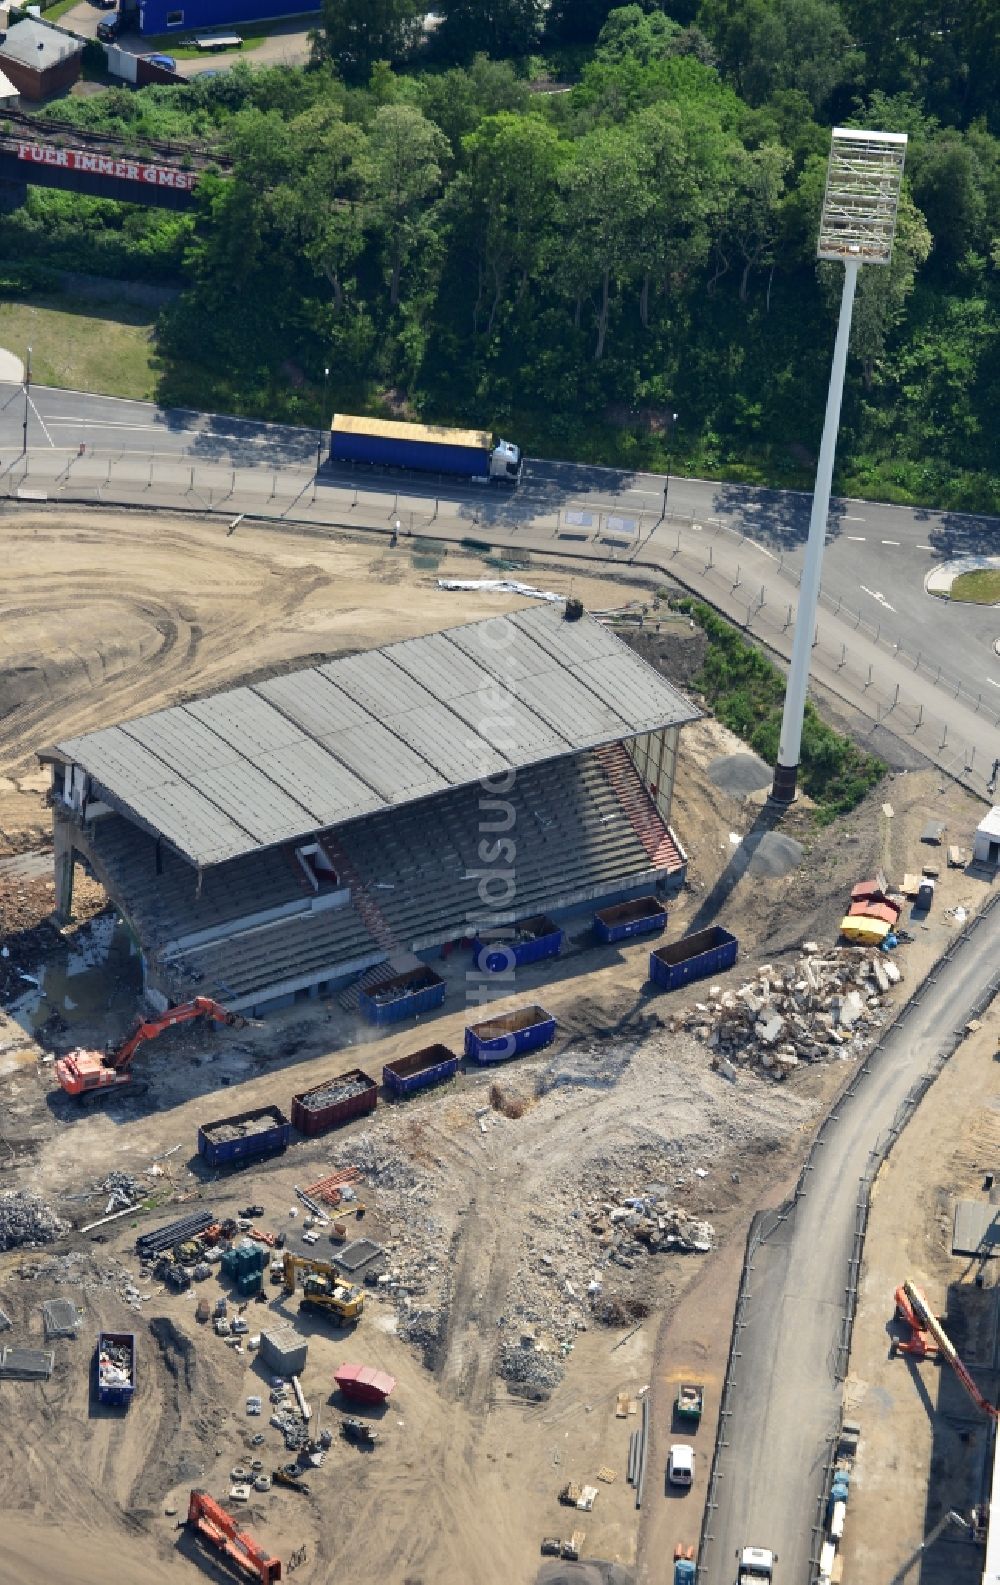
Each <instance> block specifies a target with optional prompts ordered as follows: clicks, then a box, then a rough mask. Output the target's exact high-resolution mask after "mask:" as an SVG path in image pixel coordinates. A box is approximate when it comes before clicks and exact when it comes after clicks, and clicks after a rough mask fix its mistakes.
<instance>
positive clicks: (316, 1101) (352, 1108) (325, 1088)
mask: <svg viewBox="0 0 1000 1585" xmlns="http://www.w3.org/2000/svg"><path fill="white" fill-rule="evenodd" d="M377 1105H378V1085H377V1084H376V1083H375V1080H374V1079H372V1078H369V1076H368V1074H367V1073H364V1072H362V1070H361V1069H360V1068H349V1069H348V1070H347V1072H346V1073H336V1074H334V1075H333V1077H332V1078H329V1079H324V1080H323V1082H322V1083H321V1084H314V1085H313V1087H312V1089H310V1090H303V1091H302V1092H301V1093H300V1094H299V1095H293V1096H292V1123H293V1124H294V1126H295V1127H296V1128H297V1129H298V1131H299V1133H300V1134H308V1135H310V1136H313V1135H315V1134H325V1133H326V1132H327V1130H328V1129H331V1128H338V1127H339V1126H340V1124H341V1123H349V1122H350V1120H351V1118H352V1117H363V1116H364V1115H365V1113H366V1112H374V1110H375V1108H376V1106H377Z"/></svg>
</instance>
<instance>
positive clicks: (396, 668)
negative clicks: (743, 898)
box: [43, 605, 698, 865]
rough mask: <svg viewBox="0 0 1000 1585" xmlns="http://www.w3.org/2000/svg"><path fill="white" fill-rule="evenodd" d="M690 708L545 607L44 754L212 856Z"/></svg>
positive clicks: (692, 714)
mask: <svg viewBox="0 0 1000 1585" xmlns="http://www.w3.org/2000/svg"><path fill="white" fill-rule="evenodd" d="M697 715H698V712H697V710H696V709H695V708H694V707H693V706H692V705H691V703H690V702H689V701H688V700H687V699H685V698H684V696H683V695H682V694H680V693H678V692H677V690H676V689H674V688H672V687H671V685H670V684H669V683H668V682H666V681H665V680H664V679H663V678H662V677H660V676H659V674H658V673H657V672H655V671H654V670H653V669H652V667H650V666H648V665H647V664H646V663H645V661H643V660H641V659H640V658H639V656H638V655H636V654H635V653H634V652H633V651H632V650H630V649H629V648H628V647H627V646H626V645H625V644H623V643H622V642H621V640H620V639H618V638H617V637H616V636H615V635H614V633H612V632H611V631H610V629H608V628H606V627H604V626H602V625H601V624H600V623H599V622H596V621H594V620H593V618H591V617H583V618H582V619H581V620H580V621H578V622H567V621H565V620H564V619H563V616H562V612H561V610H558V609H554V608H553V607H552V606H548V605H546V606H543V607H533V608H531V609H529V610H525V611H518V612H516V613H514V615H513V616H509V617H507V616H505V617H494V618H491V619H490V620H489V621H486V622H473V623H467V624H464V625H463V626H461V627H455V628H450V629H447V630H446V631H445V632H443V633H432V634H430V635H428V636H427V637H426V638H417V639H406V640H404V641H403V642H402V643H399V644H389V645H386V646H385V648H383V649H381V650H370V651H367V652H365V653H363V654H358V655H348V656H344V657H342V658H341V659H339V660H334V661H330V662H328V663H326V664H325V665H323V666H318V667H309V668H306V669H304V670H302V671H298V672H289V673H286V674H285V675H284V676H281V677H272V678H269V679H268V680H267V681H266V682H261V683H253V684H250V685H248V686H243V687H239V688H232V689H229V690H228V691H227V692H225V693H219V694H212V695H210V696H209V697H207V698H205V699H198V700H194V701H192V702H190V703H188V704H184V705H177V706H175V707H174V708H173V709H169V710H158V711H155V712H154V713H153V714H151V715H148V716H141V717H139V718H138V719H137V720H134V721H127V722H125V723H123V724H122V725H121V726H116V727H106V728H104V729H103V730H101V731H99V732H91V733H88V734H86V735H85V736H82V737H76V738H69V739H67V740H66V741H64V742H62V743H60V744H58V745H57V746H56V748H55V749H54V750H52V751H51V754H52V755H53V756H57V757H59V758H61V759H64V760H70V761H72V762H74V763H76V764H77V765H79V766H80V767H81V768H82V769H83V770H85V771H86V772H87V773H88V774H89V775H90V777H91V779H92V782H93V784H94V789H95V793H96V794H97V795H99V796H101V797H103V798H105V799H106V800H107V801H108V802H109V803H111V804H112V805H113V806H114V807H116V808H118V809H120V810H122V812H123V813H125V814H127V815H129V816H131V818H133V819H134V820H136V821H137V822H138V823H139V824H140V825H142V826H145V827H146V828H147V829H148V830H150V831H152V832H154V833H155V834H157V835H160V836H162V837H164V839H165V840H166V841H168V842H169V843H170V844H171V845H172V846H173V847H175V848H177V850H178V851H179V852H181V853H183V854H184V855H185V856H186V857H187V858H189V859H190V860H191V861H192V862H193V863H195V864H199V865H210V864H218V863H221V862H223V861H224V860H226V859H232V858H238V857H239V856H240V855H242V854H245V853H250V852H253V851H255V850H256V849H258V848H261V847H269V846H272V845H275V844H278V843H281V842H290V841H293V840H295V839H296V838H299V837H305V836H308V835H310V834H312V833H313V832H315V831H321V830H323V829H324V828H326V827H328V826H333V825H341V824H344V823H346V822H347V821H349V820H356V819H359V818H361V817H362V816H364V815H367V814H371V813H373V812H374V811H376V810H378V809H383V808H393V807H398V806H399V805H400V804H405V803H413V802H416V801H417V800H418V799H421V798H427V797H430V796H431V795H432V794H434V793H438V792H443V791H444V790H445V789H446V788H448V787H461V786H467V785H469V784H471V783H473V782H476V781H478V780H479V779H480V777H482V776H485V775H495V774H497V773H498V772H500V771H502V770H505V769H507V768H508V767H513V768H517V767H519V766H524V765H531V764H536V763H538V762H540V761H543V760H548V759H556V758H559V757H560V756H562V755H563V754H567V753H574V752H578V751H579V750H580V749H585V748H591V747H596V746H597V745H598V744H600V743H610V742H615V741H616V740H619V739H622V738H628V737H633V736H636V735H638V734H639V733H643V732H649V731H654V730H656V729H658V728H660V727H664V726H679V725H681V724H682V723H683V722H685V721H693V720H694V719H695V718H696V717H697ZM45 757H47V756H44V755H43V758H45Z"/></svg>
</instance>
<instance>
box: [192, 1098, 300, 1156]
mask: <svg viewBox="0 0 1000 1585" xmlns="http://www.w3.org/2000/svg"><path fill="white" fill-rule="evenodd" d="M291 1137H292V1125H291V1123H290V1122H289V1120H288V1118H287V1117H286V1116H285V1114H284V1112H282V1111H279V1109H278V1107H277V1106H260V1107H257V1109H256V1110H255V1111H252V1112H240V1113H238V1114H237V1115H236V1116H235V1117H219V1118H217V1119H216V1121H215V1122H214V1123H202V1125H201V1127H200V1128H199V1130H198V1154H199V1156H203V1157H204V1159H205V1160H206V1161H207V1162H208V1165H209V1166H210V1167H231V1166H235V1165H236V1164H237V1163H240V1162H243V1161H253V1160H255V1159H256V1158H257V1157H258V1156H276V1155H278V1154H279V1152H280V1151H282V1150H285V1149H287V1147H288V1142H289V1140H290V1139H291Z"/></svg>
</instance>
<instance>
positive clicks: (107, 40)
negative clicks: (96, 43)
mask: <svg viewBox="0 0 1000 1585" xmlns="http://www.w3.org/2000/svg"><path fill="white" fill-rule="evenodd" d="M121 30H122V19H121V17H120V16H119V15H118V13H117V12H116V13H115V15H114V16H113V17H104V19H103V20H102V21H100V22H98V24H97V37H98V38H99V39H100V41H101V43H102V44H113V43H114V42H115V39H116V38H117V37H118V35H119V33H120V32H121Z"/></svg>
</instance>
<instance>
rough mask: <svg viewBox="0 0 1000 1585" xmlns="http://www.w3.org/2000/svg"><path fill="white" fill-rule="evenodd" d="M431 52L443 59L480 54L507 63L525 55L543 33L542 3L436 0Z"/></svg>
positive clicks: (468, 58)
mask: <svg viewBox="0 0 1000 1585" xmlns="http://www.w3.org/2000/svg"><path fill="white" fill-rule="evenodd" d="M437 8H438V11H439V13H440V15H441V22H440V25H439V26H438V27H437V28H436V29H435V31H434V49H435V52H436V53H438V54H440V55H441V56H442V57H443V58H444V59H445V60H449V61H471V60H472V58H473V56H474V55H477V54H483V55H488V56H491V57H493V58H494V59H502V60H510V59H511V58H515V59H516V58H517V57H518V56H522V55H528V54H530V52H531V51H532V50H533V49H534V48H535V46H536V45H537V43H538V40H539V38H540V36H541V31H542V19H543V16H544V0H438V7H437Z"/></svg>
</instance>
